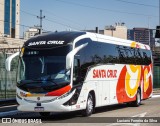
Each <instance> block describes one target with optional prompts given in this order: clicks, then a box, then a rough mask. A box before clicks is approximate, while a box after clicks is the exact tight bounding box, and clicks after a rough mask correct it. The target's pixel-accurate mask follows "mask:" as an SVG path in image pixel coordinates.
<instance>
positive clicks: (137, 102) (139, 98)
mask: <svg viewBox="0 0 160 126" xmlns="http://www.w3.org/2000/svg"><path fill="white" fill-rule="evenodd" d="M140 104H141V91H140V89H138V90H137V95H136V100H135V101H134V102H133V105H134V106H135V107H138V106H140Z"/></svg>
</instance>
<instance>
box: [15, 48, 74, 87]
mask: <svg viewBox="0 0 160 126" xmlns="http://www.w3.org/2000/svg"><path fill="white" fill-rule="evenodd" d="M70 49H71V48H70V46H63V47H58V48H53V49H43V50H38V49H27V48H26V49H25V51H24V54H23V56H22V57H20V60H19V68H18V76H17V82H18V83H19V84H27V83H29V82H31V83H33V81H35V82H46V83H47V82H48V83H49V82H51V81H52V82H53V83H56V85H57V84H59V83H62V82H69V81H70V71H68V70H66V55H67V54H68V53H69V51H70Z"/></svg>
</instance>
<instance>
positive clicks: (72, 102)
mask: <svg viewBox="0 0 160 126" xmlns="http://www.w3.org/2000/svg"><path fill="white" fill-rule="evenodd" d="M80 91H81V89H79V88H77V89H76V91H75V93H74V95H73V96H72V97H71V99H70V100H68V101H67V102H65V103H64V104H63V105H65V106H68V105H69V106H71V105H75V104H76V103H77V100H78V97H79V94H80Z"/></svg>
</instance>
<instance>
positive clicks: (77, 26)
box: [20, 0, 159, 33]
mask: <svg viewBox="0 0 160 126" xmlns="http://www.w3.org/2000/svg"><path fill="white" fill-rule="evenodd" d="M20 4H21V8H20V10H21V11H20V15H21V16H20V20H21V23H20V24H21V25H25V26H21V33H23V32H25V31H26V30H27V29H28V27H33V26H35V25H39V24H40V20H39V19H38V18H37V16H39V15H40V10H42V11H43V15H44V16H45V18H44V19H43V24H42V27H43V29H44V30H45V31H56V30H57V31H64V30H93V29H95V27H99V29H104V27H105V26H108V25H115V23H116V22H124V23H125V25H126V26H127V28H128V29H132V28H134V27H146V28H148V27H149V28H151V29H155V28H156V26H157V25H158V24H159V0H21V2H20Z"/></svg>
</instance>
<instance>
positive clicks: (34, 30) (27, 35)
mask: <svg viewBox="0 0 160 126" xmlns="http://www.w3.org/2000/svg"><path fill="white" fill-rule="evenodd" d="M38 33H39V29H38V28H36V27H32V28H29V29H28V30H27V31H26V32H25V35H24V39H26V40H27V39H29V38H31V37H33V36H35V35H36V34H38Z"/></svg>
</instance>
